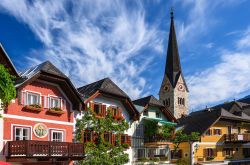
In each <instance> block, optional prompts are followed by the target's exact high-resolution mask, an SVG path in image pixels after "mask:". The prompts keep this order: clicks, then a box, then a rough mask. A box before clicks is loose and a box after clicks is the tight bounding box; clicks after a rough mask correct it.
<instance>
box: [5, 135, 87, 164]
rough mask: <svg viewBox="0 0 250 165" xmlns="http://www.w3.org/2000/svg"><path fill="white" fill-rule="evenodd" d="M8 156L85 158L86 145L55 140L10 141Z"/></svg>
mask: <svg viewBox="0 0 250 165" xmlns="http://www.w3.org/2000/svg"><path fill="white" fill-rule="evenodd" d="M8 157H9V158H12V157H15V158H16V157H25V158H41V157H47V158H48V157H51V158H69V159H72V160H74V159H81V158H84V147H83V144H81V143H70V142H53V141H36V140H23V141H9V142H8Z"/></svg>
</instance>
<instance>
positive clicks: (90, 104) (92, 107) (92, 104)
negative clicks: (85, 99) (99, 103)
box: [89, 102, 95, 112]
mask: <svg viewBox="0 0 250 165" xmlns="http://www.w3.org/2000/svg"><path fill="white" fill-rule="evenodd" d="M94 106H95V104H94V103H92V102H90V103H89V107H90V109H91V110H92V111H93V112H94Z"/></svg>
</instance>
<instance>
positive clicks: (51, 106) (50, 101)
mask: <svg viewBox="0 0 250 165" xmlns="http://www.w3.org/2000/svg"><path fill="white" fill-rule="evenodd" d="M53 100H57V101H58V103H59V106H58V107H57V106H55V105H54V104H53ZM49 107H50V108H55V107H56V108H61V107H62V99H61V98H60V97H55V96H49Z"/></svg>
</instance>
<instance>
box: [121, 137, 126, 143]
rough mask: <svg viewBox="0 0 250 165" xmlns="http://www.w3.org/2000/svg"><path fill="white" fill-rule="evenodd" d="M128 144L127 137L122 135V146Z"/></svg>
mask: <svg viewBox="0 0 250 165" xmlns="http://www.w3.org/2000/svg"><path fill="white" fill-rule="evenodd" d="M126 142H127V139H126V135H121V144H124V143H126Z"/></svg>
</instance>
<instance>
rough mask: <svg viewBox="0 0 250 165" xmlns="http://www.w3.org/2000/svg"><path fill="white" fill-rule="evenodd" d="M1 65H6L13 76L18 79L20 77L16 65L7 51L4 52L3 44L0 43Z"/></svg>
mask: <svg viewBox="0 0 250 165" xmlns="http://www.w3.org/2000/svg"><path fill="white" fill-rule="evenodd" d="M0 64H2V65H4V66H5V67H6V68H8V69H9V72H10V74H12V75H13V76H16V77H18V76H19V75H18V72H17V70H16V68H15V66H14V64H13V63H12V61H11V59H10V57H9V56H8V54H7V53H6V51H5V50H4V47H3V45H2V44H1V43H0Z"/></svg>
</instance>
